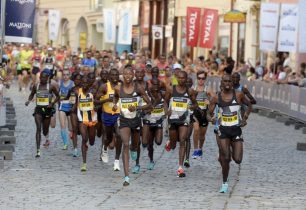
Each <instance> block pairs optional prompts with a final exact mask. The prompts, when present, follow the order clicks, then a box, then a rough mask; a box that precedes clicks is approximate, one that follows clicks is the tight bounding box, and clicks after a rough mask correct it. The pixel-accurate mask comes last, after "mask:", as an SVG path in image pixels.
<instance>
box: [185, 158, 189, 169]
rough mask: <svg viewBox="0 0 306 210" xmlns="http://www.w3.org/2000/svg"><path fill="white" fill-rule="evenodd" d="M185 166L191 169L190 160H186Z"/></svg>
mask: <svg viewBox="0 0 306 210" xmlns="http://www.w3.org/2000/svg"><path fill="white" fill-rule="evenodd" d="M184 166H185V167H186V168H189V167H190V163H189V160H188V159H186V160H185V161H184Z"/></svg>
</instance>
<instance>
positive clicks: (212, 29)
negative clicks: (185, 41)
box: [200, 9, 218, 48]
mask: <svg viewBox="0 0 306 210" xmlns="http://www.w3.org/2000/svg"><path fill="white" fill-rule="evenodd" d="M217 27H218V10H215V9H204V15H203V18H202V27H201V29H202V32H201V38H200V47H202V48H212V47H213V46H214V41H215V34H216V30H217Z"/></svg>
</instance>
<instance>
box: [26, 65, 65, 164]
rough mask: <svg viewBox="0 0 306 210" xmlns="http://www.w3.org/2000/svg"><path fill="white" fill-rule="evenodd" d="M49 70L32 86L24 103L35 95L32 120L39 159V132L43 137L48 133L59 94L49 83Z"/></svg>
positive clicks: (27, 103)
mask: <svg viewBox="0 0 306 210" xmlns="http://www.w3.org/2000/svg"><path fill="white" fill-rule="evenodd" d="M50 74H51V72H50V70H48V69H45V70H44V71H43V72H42V73H41V75H40V82H39V83H38V84H37V85H35V86H33V88H32V91H31V94H30V96H29V98H28V101H27V102H26V103H25V105H26V106H28V105H29V103H30V102H31V101H32V100H33V98H34V95H35V94H36V107H35V111H34V114H33V116H34V118H35V124H36V157H37V158H39V157H40V155H41V152H40V142H41V130H42V131H43V135H44V136H47V135H48V133H49V125H50V119H51V116H52V115H53V110H52V109H53V106H54V103H56V102H57V101H58V100H59V97H60V96H59V93H58V91H57V88H56V87H55V86H53V85H51V84H50V83H49V81H48V80H49V77H50ZM53 94H54V95H55V96H56V98H55V101H54V102H52V101H51V99H52V95H53Z"/></svg>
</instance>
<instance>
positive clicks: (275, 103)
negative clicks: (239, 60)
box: [207, 77, 306, 122]
mask: <svg viewBox="0 0 306 210" xmlns="http://www.w3.org/2000/svg"><path fill="white" fill-rule="evenodd" d="M220 81H221V79H220V78H219V77H209V78H208V79H207V85H208V86H209V87H210V88H212V89H213V90H214V91H217V90H218V87H219V86H220ZM241 84H243V85H244V87H246V88H248V90H249V91H250V93H251V94H252V95H253V96H254V97H255V99H256V101H257V104H256V105H255V107H256V106H257V107H263V108H266V109H270V110H272V111H278V112H280V113H283V114H285V115H288V116H290V117H293V118H295V119H298V120H301V121H304V122H306V88H301V87H297V86H293V85H277V84H273V83H267V82H263V81H248V80H246V79H241Z"/></svg>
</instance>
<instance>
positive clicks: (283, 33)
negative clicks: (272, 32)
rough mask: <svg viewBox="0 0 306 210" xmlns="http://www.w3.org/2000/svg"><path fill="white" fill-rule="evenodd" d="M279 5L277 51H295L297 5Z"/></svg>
mask: <svg viewBox="0 0 306 210" xmlns="http://www.w3.org/2000/svg"><path fill="white" fill-rule="evenodd" d="M281 7H282V8H281V15H280V23H279V36H278V51H280V52H296V51H297V35H298V22H299V13H298V5H297V4H282V6H281ZM303 22H304V21H303Z"/></svg>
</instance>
